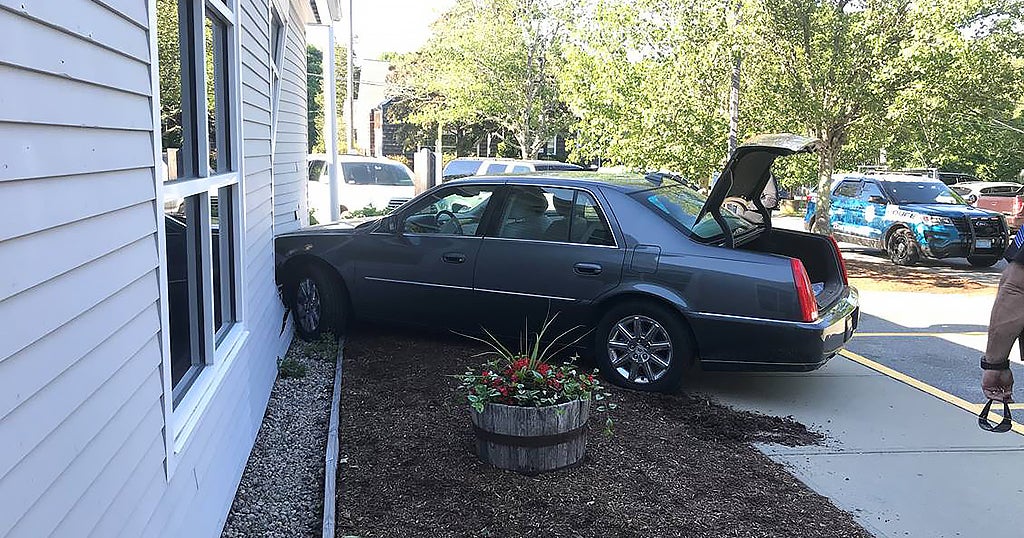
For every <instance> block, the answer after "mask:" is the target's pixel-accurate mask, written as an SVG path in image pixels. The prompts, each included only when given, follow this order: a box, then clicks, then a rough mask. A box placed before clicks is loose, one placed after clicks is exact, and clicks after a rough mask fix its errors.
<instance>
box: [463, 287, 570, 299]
mask: <svg viewBox="0 0 1024 538" xmlns="http://www.w3.org/2000/svg"><path fill="white" fill-rule="evenodd" d="M474 289H475V290H476V291H483V292H487V293H500V294H503V295H518V296H521V297H534V298H537V299H551V300H553V301H569V302H576V299H571V298H568V297H555V296H553V295H537V294H533V293H522V292H518V291H504V290H488V289H483V288H474Z"/></svg>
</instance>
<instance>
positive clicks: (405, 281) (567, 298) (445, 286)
mask: <svg viewBox="0 0 1024 538" xmlns="http://www.w3.org/2000/svg"><path fill="white" fill-rule="evenodd" d="M363 280H372V281H374V282H389V283H391V284H409V285H412V286H427V287H431V288H447V289H452V290H465V291H482V292H486V293H500V294H503V295H517V296H520V297H534V298H537V299H551V300H553V301H568V302H576V299H571V298H569V297H555V296H554V295H537V294H533V293H522V292H518V291H504V290H489V289H483V288H469V287H466V286H452V285H451V284H435V283H433V282H416V281H413V280H396V279H393V278H380V277H375V276H364V277H363Z"/></svg>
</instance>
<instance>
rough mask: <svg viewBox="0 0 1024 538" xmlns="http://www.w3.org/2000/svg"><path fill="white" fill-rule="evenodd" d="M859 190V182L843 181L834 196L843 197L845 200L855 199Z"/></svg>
mask: <svg viewBox="0 0 1024 538" xmlns="http://www.w3.org/2000/svg"><path fill="white" fill-rule="evenodd" d="M859 189H860V182H859V181H844V182H842V183H840V184H839V186H838V187H836V193H835V195H836V196H843V197H846V198H856V197H857V193H858V191H859Z"/></svg>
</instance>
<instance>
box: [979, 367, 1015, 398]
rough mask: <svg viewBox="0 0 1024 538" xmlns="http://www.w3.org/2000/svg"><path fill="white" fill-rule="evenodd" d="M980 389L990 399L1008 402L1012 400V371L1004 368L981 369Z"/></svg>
mask: <svg viewBox="0 0 1024 538" xmlns="http://www.w3.org/2000/svg"><path fill="white" fill-rule="evenodd" d="M981 391H982V392H984V393H985V397H986V398H989V399H991V400H998V401H1000V402H1006V403H1010V402H1012V401H1013V372H1011V371H1010V370H1009V369H1006V370H982V371H981Z"/></svg>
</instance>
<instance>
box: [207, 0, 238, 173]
mask: <svg viewBox="0 0 1024 538" xmlns="http://www.w3.org/2000/svg"><path fill="white" fill-rule="evenodd" d="M203 35H204V38H205V42H206V54H205V67H206V108H207V114H206V122H207V129H208V132H209V139H210V154H209V163H210V174H211V175H213V174H217V173H223V172H228V171H230V170H231V146H230V144H228V113H227V112H228V93H227V92H228V80H227V64H228V53H227V51H228V45H227V39H228V32H227V28H226V25H225V24H224V23H223V22H221V21H220V20H219V19H216V18H215V17H213V16H212V15H210V14H209V13H208V14H207V16H206V24H205V26H204V31H203Z"/></svg>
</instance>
